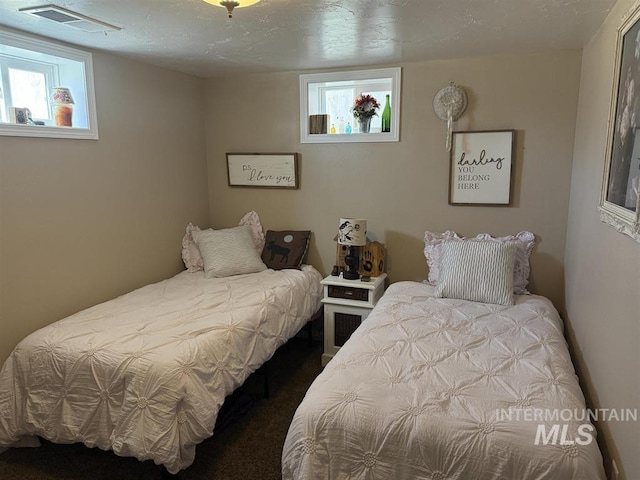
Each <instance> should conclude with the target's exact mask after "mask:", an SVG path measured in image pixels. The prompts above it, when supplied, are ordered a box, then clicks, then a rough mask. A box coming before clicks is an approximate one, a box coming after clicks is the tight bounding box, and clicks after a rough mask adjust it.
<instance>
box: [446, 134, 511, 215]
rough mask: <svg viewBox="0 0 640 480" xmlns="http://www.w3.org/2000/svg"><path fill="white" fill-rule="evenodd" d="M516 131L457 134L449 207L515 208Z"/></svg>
mask: <svg viewBox="0 0 640 480" xmlns="http://www.w3.org/2000/svg"><path fill="white" fill-rule="evenodd" d="M514 137H515V130H490V131H476V132H453V134H452V142H451V158H450V162H451V163H450V168H449V205H484V206H487V205H493V206H508V205H511V201H512V198H511V183H512V178H513V145H514Z"/></svg>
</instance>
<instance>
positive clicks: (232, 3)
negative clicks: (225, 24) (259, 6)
mask: <svg viewBox="0 0 640 480" xmlns="http://www.w3.org/2000/svg"><path fill="white" fill-rule="evenodd" d="M204 1H205V2H207V3H210V4H211V5H215V6H216V7H224V8H226V9H227V14H228V16H229V18H232V17H233V9H234V8H244V7H250V6H251V5H255V4H256V3H258V2H259V1H260V0H222V1H219V0H204Z"/></svg>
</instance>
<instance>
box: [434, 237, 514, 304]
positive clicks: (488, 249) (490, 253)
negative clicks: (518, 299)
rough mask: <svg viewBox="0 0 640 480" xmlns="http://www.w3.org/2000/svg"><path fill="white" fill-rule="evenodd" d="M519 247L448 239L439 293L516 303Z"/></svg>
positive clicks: (438, 287)
mask: <svg viewBox="0 0 640 480" xmlns="http://www.w3.org/2000/svg"><path fill="white" fill-rule="evenodd" d="M515 249H516V246H515V245H514V244H505V243H496V242H478V241H474V240H467V241H450V242H444V243H443V244H442V259H441V263H440V278H439V280H438V284H437V285H436V289H435V296H436V297H438V298H459V299H462V300H471V301H473V302H483V303H495V304H498V305H513V263H514V259H515Z"/></svg>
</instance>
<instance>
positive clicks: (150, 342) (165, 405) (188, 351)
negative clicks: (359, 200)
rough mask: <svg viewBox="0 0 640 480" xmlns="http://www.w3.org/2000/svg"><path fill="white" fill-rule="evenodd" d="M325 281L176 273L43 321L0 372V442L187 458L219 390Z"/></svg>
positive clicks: (174, 466) (292, 326) (316, 301)
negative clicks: (43, 440)
mask: <svg viewBox="0 0 640 480" xmlns="http://www.w3.org/2000/svg"><path fill="white" fill-rule="evenodd" d="M321 279H322V277H321V276H320V274H319V273H318V272H317V271H316V270H315V269H313V268H312V267H310V266H305V267H303V270H302V271H298V270H281V271H273V270H267V271H264V272H260V273H255V274H249V275H239V276H235V277H228V278H216V279H205V278H204V274H203V272H197V273H189V272H183V273H180V274H178V275H176V276H175V277H173V278H171V279H169V280H165V281H163V282H160V283H157V284H153V285H149V286H146V287H143V288H140V289H138V290H136V291H134V292H132V293H129V294H127V295H124V296H122V297H119V298H116V299H114V300H111V301H109V302H106V303H103V304H100V305H97V306H95V307H92V308H90V309H88V310H84V311H82V312H79V313H77V314H75V315H72V316H70V317H68V318H65V319H64V320H60V321H58V322H56V323H54V324H51V325H49V326H47V327H45V328H43V329H41V330H38V331H37V332H35V333H33V334H31V335H30V336H28V337H27V338H26V339H25V340H23V341H22V342H21V343H20V344H19V345H18V346H17V347H16V348H15V350H14V352H13V353H12V354H11V356H10V357H9V359H8V360H7V361H6V362H5V364H4V366H3V368H2V371H1V372H0V447H8V446H28V445H37V444H38V443H37V438H36V435H38V436H42V437H44V438H47V439H49V440H51V441H53V442H58V443H70V442H83V443H85V444H86V445H88V446H91V447H93V446H97V447H100V448H102V449H110V450H113V451H114V452H116V453H117V454H118V455H124V456H133V457H136V458H138V459H140V460H146V459H153V460H154V462H156V463H157V464H164V465H165V466H166V468H167V470H168V471H169V472H171V473H175V472H177V471H179V470H181V469H183V468H186V467H187V466H189V465H190V464H191V463H192V462H193V459H194V456H195V446H196V445H197V444H198V443H200V442H201V441H202V440H204V439H205V438H207V437H209V436H211V435H212V433H213V428H214V425H215V422H216V418H217V415H218V411H219V409H220V407H221V405H222V403H223V401H224V399H225V396H227V395H229V394H230V393H231V392H233V391H234V390H235V389H236V388H237V387H238V386H239V385H240V384H242V383H243V381H244V380H245V379H246V378H247V376H248V375H249V374H251V373H252V372H253V371H255V370H256V369H257V368H258V367H260V365H262V364H263V363H264V362H265V361H266V360H268V359H269V358H271V356H272V355H273V353H274V352H275V350H276V349H277V348H278V347H279V346H281V345H282V344H283V343H285V342H286V341H287V340H288V339H289V338H291V337H292V336H294V335H295V334H296V333H297V332H298V331H299V330H300V328H301V327H302V326H303V325H304V324H305V323H306V322H307V320H309V318H310V317H311V316H312V315H313V314H314V313H315V312H316V311H317V310H318V308H319V307H320V298H321V292H322V290H321V286H320V280H321Z"/></svg>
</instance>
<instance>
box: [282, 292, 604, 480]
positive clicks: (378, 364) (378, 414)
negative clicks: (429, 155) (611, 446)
mask: <svg viewBox="0 0 640 480" xmlns="http://www.w3.org/2000/svg"><path fill="white" fill-rule="evenodd" d="M432 292H433V287H430V286H428V285H423V284H420V283H414V282H400V283H396V284H393V285H391V286H390V287H389V289H388V290H387V292H386V293H385V295H384V297H383V298H382V299H381V300H380V302H379V303H378V305H377V306H376V308H375V309H374V310H373V312H372V313H371V315H370V316H369V317H368V318H367V319H366V320H365V322H364V323H363V324H362V325H361V327H360V328H359V329H358V330H356V332H355V333H354V334H353V335H352V337H351V339H349V341H348V342H347V343H346V345H345V346H344V347H343V348H342V349H341V350H340V351H339V352H338V354H337V355H336V356H335V357H334V358H333V359H332V360H331V362H329V364H328V365H327V367H326V368H325V370H324V371H323V372H322V374H321V375H320V376H318V378H317V379H316V380H315V382H314V383H313V385H312V386H311V388H310V389H309V391H308V392H307V395H306V397H305V399H304V401H303V402H302V404H301V405H300V406H299V408H298V410H297V412H296V414H295V417H294V419H293V422H292V424H291V426H290V429H289V433H288V435H287V439H286V442H285V445H284V451H283V456H282V472H283V478H284V479H285V480H286V479H296V480H303V479H308V480H312V479H313V480H320V479H351V480H355V479H385V480H386V479H398V480H400V479H432V480H444V479H458V480H479V479H482V480H485V479H492V480H494V479H504V480H515V479H518V480H530V479H554V480H578V479H580V480H589V479H598V480H601V479H604V471H603V467H602V458H601V455H600V452H599V450H598V447H597V445H596V442H595V439H594V440H593V441H592V442H591V443H589V444H587V445H581V444H579V443H576V442H575V441H574V439H575V438H579V439H580V440H581V443H585V442H586V440H587V438H586V436H584V435H579V434H578V430H577V429H578V428H579V426H580V425H581V424H584V423H588V421H580V418H581V411H582V409H584V408H585V402H584V398H583V395H582V392H581V391H580V388H579V386H578V381H577V378H576V376H575V374H574V369H573V366H572V363H571V359H570V357H569V353H568V351H567V345H566V342H565V339H564V337H563V334H562V323H561V320H560V318H559V317H558V314H557V312H556V311H555V309H554V308H553V306H552V305H551V303H550V302H549V301H548V300H547V299H545V298H543V297H539V296H535V295H531V296H516V305H514V306H511V307H505V306H500V305H488V304H482V303H475V302H469V301H464V300H452V299H438V298H433V297H432V296H431V295H432ZM510 408H511V409H512V410H511V412H512V413H513V416H512V417H511V419H509V418H507V417H506V416H505V415H504V411H508V410H509V409H510ZM566 409H570V410H571V411H572V412H573V411H574V409H576V413H575V414H571V415H569V414H567V411H566ZM559 410H564V413H561V415H562V416H563V417H565V418H567V417H569V416H573V417H574V418H575V420H571V419H570V420H569V421H562V420H559V421H554V420H551V421H545V420H542V421H540V420H536V417H537V418H540V417H541V416H542V417H543V418H544V417H546V416H547V415H550V417H549V418H551V419H552V418H553V415H554V412H555V411H559ZM516 411H520V420H519V421H518V419H517V417H516V414H515V412H516ZM525 412H526V413H525ZM545 412H548V413H545ZM541 423H543V424H545V427H544V428H545V431H546V437H547V439H548V442H547V445H544V441H542V439H540V438H539V439H538V443H540V444H539V445H535V441H536V435H537V431H538V425H539V424H541ZM554 423H558V424H560V427H558V428H559V433H560V434H559V435H557V437H556V441H555V442H554V440H553V435H550V433H551V432H552V431H553V430H552V428H553V424H554ZM565 424H566V425H567V427H566V429H567V430H566V432H567V434H566V435H564V436H563V435H561V433H562V428H563V426H564V425H565ZM589 427H590V425H589V426H587V427H583V428H586V429H587V430H589ZM569 442H573V443H569ZM562 443H565V444H564V445H563V444H562Z"/></svg>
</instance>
